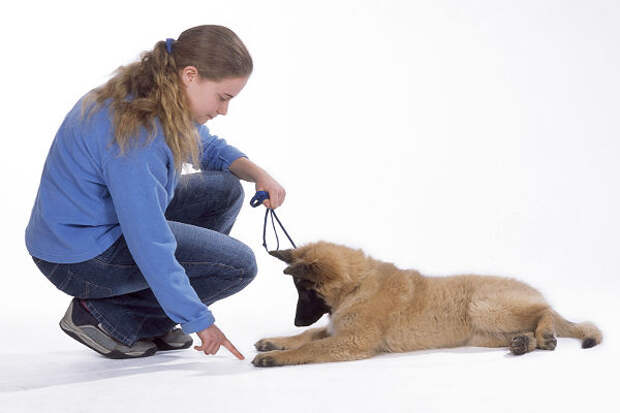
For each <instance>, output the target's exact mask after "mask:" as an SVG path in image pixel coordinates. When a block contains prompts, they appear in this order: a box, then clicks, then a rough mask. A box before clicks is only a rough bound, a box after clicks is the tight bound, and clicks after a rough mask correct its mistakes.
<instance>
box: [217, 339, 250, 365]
mask: <svg viewBox="0 0 620 413" xmlns="http://www.w3.org/2000/svg"><path fill="white" fill-rule="evenodd" d="M222 344H223V345H224V347H226V348H227V349H228V351H230V352H231V353H232V354H233V356H235V357H237V358H238V359H239V360H244V359H245V357H243V354H241V353H240V352H239V350H237V349H236V348H235V346H233V344H232V343H231V342H230V341H228V340H224V342H223V343H222Z"/></svg>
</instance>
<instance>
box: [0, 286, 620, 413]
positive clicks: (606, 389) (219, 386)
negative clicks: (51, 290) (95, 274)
mask: <svg viewBox="0 0 620 413" xmlns="http://www.w3.org/2000/svg"><path fill="white" fill-rule="evenodd" d="M291 288H292V287H291ZM262 293H264V292H261V291H260V288H254V289H250V290H249V292H247V293H245V292H243V294H247V295H252V294H262ZM554 296H555V297H563V299H562V300H561V302H560V303H557V304H561V305H559V307H560V308H558V307H557V306H556V308H558V310H559V311H560V312H562V309H564V311H563V312H564V314H565V315H566V316H572V315H575V314H579V313H586V314H587V315H588V316H592V320H593V321H595V322H596V323H597V324H598V325H599V327H600V328H601V329H602V330H603V333H604V335H605V339H604V342H603V344H602V345H600V346H598V347H595V348H592V349H588V350H583V349H581V348H580V344H579V342H578V341H577V340H574V339H559V340H558V347H557V349H556V350H555V351H553V352H548V351H535V352H533V353H530V354H527V355H524V356H520V357H515V356H512V355H510V354H508V352H507V350H506V349H486V348H458V349H445V350H430V351H421V352H415V353H407V354H386V355H383V356H380V357H376V358H373V359H370V360H361V361H354V362H341V363H331V364H320V365H305V366H293V367H277V368H261V369H259V368H255V367H253V366H252V365H251V363H250V362H251V360H252V358H253V357H254V355H255V354H256V352H255V350H254V349H253V343H254V342H255V341H256V340H258V339H259V338H262V337H264V336H273V335H280V334H289V333H291V334H292V333H296V332H297V329H296V328H295V327H290V326H292V312H293V309H290V310H291V311H283V309H282V308H281V306H280V305H279V304H278V305H274V306H272V307H265V308H260V309H257V310H256V312H255V313H254V314H252V316H251V317H239V316H238V313H236V310H235V306H238V305H240V304H241V303H242V302H243V300H247V299H249V298H251V297H247V296H246V297H241V298H237V297H236V296H235V297H231V298H230V299H229V301H228V302H225V301H223V302H221V303H216V304H214V305H213V306H212V308H214V311H216V314H218V323H219V325H220V326H222V328H223V329H225V331H226V333H227V335H228V337H229V338H230V339H231V341H233V342H234V343H235V345H236V346H237V347H238V348H239V349H240V351H241V352H242V353H243V354H244V355H245V356H246V360H244V361H238V360H236V359H235V358H234V357H233V356H232V355H231V354H229V353H228V352H227V351H226V350H223V349H222V350H220V352H219V353H218V355H216V356H209V357H208V356H204V355H203V354H202V353H199V352H197V351H195V350H192V349H188V350H183V351H180V352H164V353H158V354H156V355H155V356H153V357H148V358H144V359H137V360H108V359H106V358H104V357H102V356H100V355H98V354H97V353H95V352H93V351H91V350H89V349H87V348H85V347H82V346H81V345H80V344H78V343H77V342H75V341H73V340H72V339H71V338H69V337H68V336H65V335H64V334H63V333H62V332H61V330H60V329H59V328H58V326H57V322H58V319H59V318H60V316H61V315H62V312H63V308H60V306H64V304H65V301H67V302H68V298H65V297H63V298H62V299H59V300H58V301H56V302H54V305H52V306H51V307H54V308H53V311H52V310H51V309H49V308H48V310H49V311H37V310H33V309H32V308H30V309H23V311H25V314H24V315H23V316H22V317H21V318H20V319H18V320H14V321H7V322H3V324H4V328H3V330H4V331H3V337H4V339H3V340H1V341H0V343H1V346H2V347H0V366H1V369H0V411H1V412H63V413H68V412H109V411H116V410H119V409H120V411H130V410H137V411H150V412H160V411H161V412H170V411H177V412H182V411H189V410H190V409H191V410H198V411H207V410H208V411H215V412H229V411H230V412H237V411H250V410H251V411H253V412H256V411H258V412H262V411H265V412H267V411H269V412H280V411H282V412H283V411H295V412H306V411H308V412H310V411H312V412H314V411H317V410H318V411H322V412H331V411H333V412H336V411H338V412H349V411H355V412H359V411H363V412H365V411H367V412H376V411H381V410H382V411H384V412H394V411H396V412H405V411H418V412H434V411H445V412H453V411H457V410H459V411H474V410H475V411H477V412H480V411H484V412H486V411H488V412H498V411H500V412H512V411H514V412H543V411H571V412H572V411H575V412H585V411H587V412H594V411H610V409H612V406H613V405H615V400H616V393H615V391H616V389H617V382H616V379H615V378H616V373H617V368H618V366H619V364H618V361H619V359H620V358H619V357H618V351H617V335H618V328H617V319H616V317H617V314H618V311H617V310H618V305H617V304H616V303H615V301H614V300H615V295H614V291H609V292H608V293H605V294H599V295H596V296H593V295H591V294H590V295H589V294H584V293H583V292H579V291H558V292H557V293H554ZM555 301H558V300H555ZM56 307H58V308H56ZM573 307H575V308H573ZM567 308H571V310H570V311H571V312H570V313H567V312H566V310H567ZM15 311H18V309H15ZM571 318H573V319H575V317H571ZM267 320H271V321H267ZM582 320H583V319H575V321H582ZM325 322H326V320H325V319H322V320H320V321H319V322H318V323H319V324H320V323H325ZM224 327H225V328H224ZM9 339H10V340H9Z"/></svg>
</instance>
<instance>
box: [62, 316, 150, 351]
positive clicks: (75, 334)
mask: <svg viewBox="0 0 620 413" xmlns="http://www.w3.org/2000/svg"><path fill="white" fill-rule="evenodd" d="M58 325H59V326H60V329H61V330H62V331H64V332H65V333H66V334H67V335H68V336H69V337H71V338H73V339H74V340H76V341H78V342H80V343H82V344H84V345H85V346H86V347H88V348H91V349H93V350H95V351H96V352H97V353H99V354H101V355H103V356H105V357H107V358H111V359H128V358H139V357H148V356H152V355H153V354H155V353H156V352H157V347H153V348H150V349H148V350H146V351H144V352H127V353H123V352H121V351H118V350H111V351H110V350H108V349H107V348H105V347H103V346H102V345H100V344H99V343H97V342H96V341H94V340H93V339H92V338H91V337H89V336H88V335H86V334H83V333H82V332H81V331H80V329H79V327H77V326H76V325H75V324H73V323H72V322H70V321H66V320H65V319H64V318H63V319H62V320H60V323H58ZM93 328H94V327H93Z"/></svg>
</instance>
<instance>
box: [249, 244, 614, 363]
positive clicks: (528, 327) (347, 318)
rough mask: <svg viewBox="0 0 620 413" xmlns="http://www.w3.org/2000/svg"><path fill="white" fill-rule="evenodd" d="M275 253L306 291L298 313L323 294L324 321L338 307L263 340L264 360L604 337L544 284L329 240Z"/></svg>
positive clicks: (515, 346)
mask: <svg viewBox="0 0 620 413" xmlns="http://www.w3.org/2000/svg"><path fill="white" fill-rule="evenodd" d="M270 254H271V255H273V256H275V257H277V258H279V259H281V260H282V261H284V262H286V263H287V264H288V266H287V267H286V269H285V270H284V273H285V274H288V275H291V276H292V277H293V278H294V281H295V285H296V286H297V288H298V290H299V292H300V301H299V303H298V315H299V310H300V305H303V303H304V301H303V300H304V299H305V300H306V301H307V300H308V297H315V298H314V299H313V300H314V302H310V303H309V305H311V306H312V307H313V308H314V309H315V312H316V314H309V315H308V316H307V317H306V318H307V319H308V320H313V321H312V322H314V321H316V320H317V319H318V318H319V317H320V316H321V315H322V314H323V313H324V312H329V313H330V322H329V325H328V326H327V327H322V328H313V329H309V330H306V331H305V332H303V333H302V334H299V335H296V336H292V337H274V338H264V339H262V340H260V341H258V342H257V343H256V344H255V347H256V349H257V350H258V351H266V352H264V353H260V354H258V355H257V356H256V357H255V358H254V360H253V361H252V364H254V365H255V366H257V367H272V366H285V365H292V364H305V363H323V362H330V361H344V360H358V359H363V358H368V357H372V356H374V355H376V354H379V353H382V352H405V351H414V350H421V349H432V348H443V347H458V346H480V347H509V348H510V351H511V352H512V353H513V354H516V355H520V354H524V353H527V352H530V351H533V350H534V349H536V348H539V349H542V350H553V349H555V347H556V344H557V340H556V338H555V337H556V336H558V337H574V338H578V339H581V340H582V347H583V348H589V347H593V346H595V345H597V344H599V343H600V342H601V340H602V334H601V331H600V330H599V329H598V328H597V327H596V326H595V325H594V324H592V323H590V322H585V323H579V324H576V323H572V322H570V321H567V320H565V319H564V318H562V316H560V315H559V314H558V313H556V312H555V311H553V309H552V308H551V307H550V306H549V304H547V303H546V302H545V299H544V298H543V296H542V295H541V294H540V293H539V292H538V291H537V290H535V289H534V288H532V287H530V286H529V285H527V284H525V283H522V282H519V281H517V280H514V279H509V278H502V277H493V276H478V275H457V276H452V277H425V276H422V275H421V274H420V273H419V272H417V271H415V270H400V269H398V268H396V266H394V265H393V264H390V263H386V262H381V261H378V260H375V259H373V258H371V257H369V256H366V255H365V254H364V253H363V252H362V251H361V250H353V249H351V248H347V247H344V246H340V245H335V244H331V243H327V242H317V243H312V244H308V245H305V246H303V247H299V248H296V249H292V250H282V251H272V252H270ZM304 289H305V290H306V292H312V293H314V294H312V295H311V294H304ZM317 300H318V302H317ZM307 304H308V303H307ZM319 313H320V314H319ZM317 315H318V317H317ZM269 350H271V351H269Z"/></svg>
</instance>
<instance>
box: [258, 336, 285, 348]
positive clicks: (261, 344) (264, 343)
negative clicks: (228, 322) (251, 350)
mask: <svg viewBox="0 0 620 413" xmlns="http://www.w3.org/2000/svg"><path fill="white" fill-rule="evenodd" d="M254 347H256V350H258V351H272V350H286V348H285V347H283V346H279V345H277V344H275V343H274V342H273V341H271V340H270V339H268V338H263V339H262V340H258V341H257V342H256V343H254Z"/></svg>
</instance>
